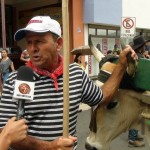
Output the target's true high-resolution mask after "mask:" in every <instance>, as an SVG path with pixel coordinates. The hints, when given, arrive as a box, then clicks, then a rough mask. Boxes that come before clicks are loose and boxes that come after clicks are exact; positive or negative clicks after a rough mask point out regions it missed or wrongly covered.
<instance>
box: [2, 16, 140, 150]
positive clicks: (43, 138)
mask: <svg viewBox="0 0 150 150" xmlns="http://www.w3.org/2000/svg"><path fill="white" fill-rule="evenodd" d="M14 38H15V40H16V41H19V40H21V39H23V38H25V40H26V43H27V45H26V47H27V51H28V53H29V55H30V61H28V63H27V66H28V67H30V68H32V69H33V71H34V77H33V79H34V82H35V88H34V98H33V100H32V101H31V102H28V103H25V114H24V118H25V119H26V120H27V123H28V136H27V138H26V139H25V140H24V141H22V142H19V143H17V144H12V148H14V149H16V150H20V149H21V150H27V149H28V150H48V149H51V150H58V149H59V150H64V149H65V150H71V149H74V150H75V149H77V137H76V125H77V117H78V109H79V104H80V102H82V103H86V104H88V105H90V106H95V105H98V104H99V103H105V104H107V103H109V101H110V100H111V99H112V97H113V96H114V94H115V93H116V92H117V90H118V87H119V84H120V81H121V79H122V76H123V74H124V72H125V70H126V67H127V65H128V64H127V58H126V55H127V54H128V53H130V52H131V56H132V57H133V59H137V56H136V54H135V52H134V50H133V49H132V48H131V47H130V46H127V47H126V48H125V49H124V51H122V52H121V54H120V56H119V63H118V64H117V66H116V69H115V70H114V72H113V74H112V76H111V77H110V78H109V80H108V81H107V82H106V83H105V84H104V85H103V86H102V87H101V88H100V87H98V86H96V85H95V84H94V83H93V82H92V81H91V80H90V79H89V78H88V76H87V74H86V73H85V72H84V71H83V70H82V69H81V68H80V67H79V66H78V65H75V64H70V65H69V100H70V101H69V134H70V136H69V137H68V138H65V137H62V133H63V131H62V130H63V127H62V126H63V84H65V83H63V57H62V56H61V55H60V53H59V52H60V50H61V49H62V46H63V39H62V37H61V28H60V24H59V23H58V22H57V21H56V20H53V19H51V18H50V17H49V16H36V17H33V18H32V19H31V20H30V21H29V23H28V24H27V26H26V27H25V28H23V29H20V30H18V31H17V32H16V33H15V36H14ZM16 76H17V72H14V73H11V75H10V76H9V78H8V80H7V81H6V82H5V85H4V88H3V94H2V98H1V103H0V110H1V113H0V128H1V129H2V128H3V126H4V125H5V124H6V121H7V120H8V118H10V117H12V116H15V115H16V110H17V104H16V101H14V100H12V96H13V91H14V80H15V79H16ZM116 77H117V78H116ZM89 117H90V116H89Z"/></svg>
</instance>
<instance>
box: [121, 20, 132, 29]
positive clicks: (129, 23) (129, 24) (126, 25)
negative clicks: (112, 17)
mask: <svg viewBox="0 0 150 150" xmlns="http://www.w3.org/2000/svg"><path fill="white" fill-rule="evenodd" d="M133 26H134V21H133V20H132V19H131V18H126V19H124V20H123V27H124V28H126V29H131V28H132V27H133Z"/></svg>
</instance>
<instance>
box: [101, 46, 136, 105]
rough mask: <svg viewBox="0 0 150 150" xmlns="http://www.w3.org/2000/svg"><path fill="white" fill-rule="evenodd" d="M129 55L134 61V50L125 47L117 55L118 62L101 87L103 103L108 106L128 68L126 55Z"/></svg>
mask: <svg viewBox="0 0 150 150" xmlns="http://www.w3.org/2000/svg"><path fill="white" fill-rule="evenodd" d="M128 53H131V57H132V58H133V59H134V60H136V59H137V55H136V53H135V52H134V50H133V49H132V48H131V47H130V46H127V47H126V48H125V49H124V50H123V51H122V52H121V53H120V55H119V62H118V64H117V65H116V67H115V69H114V71H113V73H112V75H111V76H110V77H109V79H108V80H107V81H106V82H105V84H104V85H103V86H102V87H101V88H102V91H103V96H104V100H103V103H105V104H108V103H109V102H110V101H111V100H112V98H113V97H114V95H115V94H116V92H117V91H118V89H119V85H120V82H121V80H122V77H123V75H124V73H125V71H126V68H127V66H128V60H127V54H128Z"/></svg>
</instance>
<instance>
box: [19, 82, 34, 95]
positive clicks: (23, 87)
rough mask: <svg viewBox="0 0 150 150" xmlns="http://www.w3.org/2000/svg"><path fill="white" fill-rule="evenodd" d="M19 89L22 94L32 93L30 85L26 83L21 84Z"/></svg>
mask: <svg viewBox="0 0 150 150" xmlns="http://www.w3.org/2000/svg"><path fill="white" fill-rule="evenodd" d="M18 89H19V92H20V93H21V94H29V93H30V91H31V88H30V86H29V85H28V84H26V83H22V84H20V85H19V87H18Z"/></svg>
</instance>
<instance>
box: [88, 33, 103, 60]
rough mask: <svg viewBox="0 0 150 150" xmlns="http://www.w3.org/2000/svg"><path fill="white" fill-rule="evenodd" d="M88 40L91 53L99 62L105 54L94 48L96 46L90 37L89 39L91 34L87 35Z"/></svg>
mask: <svg viewBox="0 0 150 150" xmlns="http://www.w3.org/2000/svg"><path fill="white" fill-rule="evenodd" d="M88 40H89V46H90V50H91V52H92V54H93V55H94V57H95V58H96V60H97V61H98V62H100V61H101V60H102V58H103V57H105V56H104V55H103V54H102V53H101V52H100V51H99V50H98V49H97V48H96V46H94V44H93V42H92V39H91V35H90V36H89V39H88Z"/></svg>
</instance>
